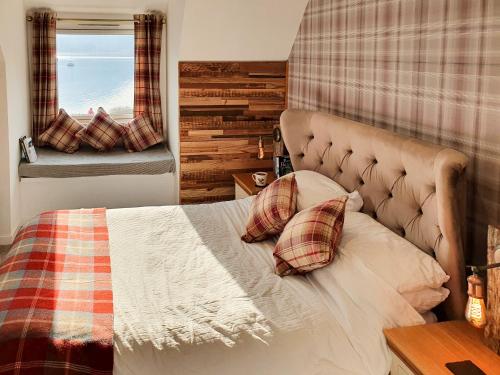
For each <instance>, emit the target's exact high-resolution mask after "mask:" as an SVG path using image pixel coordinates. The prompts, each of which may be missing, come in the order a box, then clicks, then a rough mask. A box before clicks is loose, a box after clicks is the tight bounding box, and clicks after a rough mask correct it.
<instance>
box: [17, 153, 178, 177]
mask: <svg viewBox="0 0 500 375" xmlns="http://www.w3.org/2000/svg"><path fill="white" fill-rule="evenodd" d="M36 151H37V154H38V160H37V161H36V162H35V163H31V164H30V163H27V162H26V161H24V160H22V161H21V163H20V165H19V176H20V177H23V178H25V177H31V178H37V177H51V178H68V177H87V176H108V175H140V174H147V175H154V174H164V173H171V172H175V160H174V157H173V155H172V153H171V152H170V151H169V150H168V149H167V148H166V147H165V146H164V145H157V146H154V147H151V148H149V149H147V150H145V151H143V152H133V153H130V152H127V151H125V150H124V149H121V148H120V149H116V150H113V151H110V152H96V151H95V150H92V149H90V148H87V147H82V148H80V150H79V151H77V152H75V153H74V154H65V153H63V152H59V151H55V150H52V149H48V148H37V150H36Z"/></svg>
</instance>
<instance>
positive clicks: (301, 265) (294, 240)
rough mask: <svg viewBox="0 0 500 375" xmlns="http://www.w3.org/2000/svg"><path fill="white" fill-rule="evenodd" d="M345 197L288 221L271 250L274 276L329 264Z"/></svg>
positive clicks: (335, 246)
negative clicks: (274, 265)
mask: <svg viewBox="0 0 500 375" xmlns="http://www.w3.org/2000/svg"><path fill="white" fill-rule="evenodd" d="M346 202H347V196H343V197H340V198H336V199H332V200H329V201H326V202H322V203H320V204H318V205H317V206H314V207H311V208H308V209H305V210H303V211H301V212H299V213H298V214H297V215H295V216H294V217H293V219H292V220H290V221H289V222H288V224H287V225H286V227H285V229H284V230H283V233H282V234H281V236H280V238H279V240H278V243H277V244H276V247H275V248H274V259H275V261H276V273H277V274H278V275H280V276H286V275H291V274H296V273H306V272H310V271H312V270H314V269H316V268H321V267H324V266H326V265H328V264H330V263H331V261H332V260H333V257H334V256H335V251H336V249H337V245H338V243H339V242H340V238H341V237H342V227H343V226H344V212H345V205H346Z"/></svg>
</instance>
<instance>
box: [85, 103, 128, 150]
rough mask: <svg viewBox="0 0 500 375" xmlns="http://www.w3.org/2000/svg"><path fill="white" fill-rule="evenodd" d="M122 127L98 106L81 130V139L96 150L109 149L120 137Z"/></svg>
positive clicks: (122, 130)
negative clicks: (84, 127)
mask: <svg viewBox="0 0 500 375" xmlns="http://www.w3.org/2000/svg"><path fill="white" fill-rule="evenodd" d="M124 131H125V130H124V127H123V126H122V125H120V124H119V123H118V122H116V121H115V120H113V119H112V118H111V116H110V115H108V114H107V113H106V111H104V109H102V108H99V109H98V110H97V113H96V114H95V116H94V118H93V119H92V120H90V122H89V124H88V126H87V128H86V129H85V130H83V131H82V132H81V137H82V141H83V142H85V143H87V144H89V145H91V146H92V147H93V148H95V149H96V150H98V151H109V150H111V149H112V148H113V147H114V146H115V145H116V142H118V140H119V139H120V137H121V136H122V134H123V132H124Z"/></svg>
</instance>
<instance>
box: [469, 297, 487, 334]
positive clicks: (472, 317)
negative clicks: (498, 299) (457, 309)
mask: <svg viewBox="0 0 500 375" xmlns="http://www.w3.org/2000/svg"><path fill="white" fill-rule="evenodd" d="M465 319H467V321H468V322H469V323H470V324H472V325H473V326H474V327H476V328H483V327H484V326H485V325H486V306H485V305H484V299H482V298H474V297H470V296H469V299H468V300H467V307H466V308H465Z"/></svg>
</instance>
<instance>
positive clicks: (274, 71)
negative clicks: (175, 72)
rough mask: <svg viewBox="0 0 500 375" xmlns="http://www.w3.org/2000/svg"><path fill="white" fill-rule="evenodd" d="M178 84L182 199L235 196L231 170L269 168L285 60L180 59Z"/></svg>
mask: <svg viewBox="0 0 500 375" xmlns="http://www.w3.org/2000/svg"><path fill="white" fill-rule="evenodd" d="M179 85H180V93H179V106H180V159H181V160H180V179H181V180H180V189H181V191H180V197H181V203H183V204H186V203H201V202H215V201H222V200H230V199H234V182H233V178H232V174H234V173H238V172H245V171H258V170H262V171H270V170H272V155H273V145H272V138H271V135H272V131H273V127H274V126H275V125H276V124H279V117H280V115H281V113H282V112H283V110H284V109H285V108H286V101H287V62H181V63H180V64H179ZM259 136H264V137H265V138H264V142H265V151H266V153H265V159H264V160H258V159H257V150H258V142H259Z"/></svg>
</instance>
